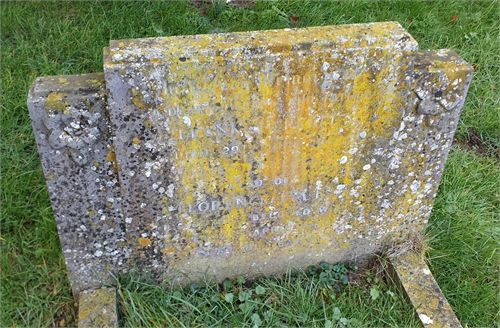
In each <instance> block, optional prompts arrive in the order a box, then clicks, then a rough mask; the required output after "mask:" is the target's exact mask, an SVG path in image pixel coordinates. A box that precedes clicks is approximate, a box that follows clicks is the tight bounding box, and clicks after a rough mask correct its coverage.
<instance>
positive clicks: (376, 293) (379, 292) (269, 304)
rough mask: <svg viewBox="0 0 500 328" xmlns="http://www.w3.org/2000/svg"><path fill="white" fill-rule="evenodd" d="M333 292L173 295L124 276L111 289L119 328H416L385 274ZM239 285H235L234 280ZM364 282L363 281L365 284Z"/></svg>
mask: <svg viewBox="0 0 500 328" xmlns="http://www.w3.org/2000/svg"><path fill="white" fill-rule="evenodd" d="M351 274H352V275H354V276H358V277H357V278H356V280H357V281H359V282H360V284H361V285H358V284H350V285H348V286H342V287H341V289H340V291H339V292H336V291H335V289H333V288H331V287H328V285H325V284H324V283H322V282H321V281H320V279H319V278H318V275H317V274H316V275H314V274H305V273H303V272H295V273H292V272H291V271H289V272H288V273H287V274H286V275H284V276H283V277H279V278H277V277H266V278H260V279H258V280H257V281H254V282H250V283H248V282H245V281H244V280H242V279H241V278H239V279H236V280H235V281H229V280H226V281H225V283H224V284H222V285H213V284H206V283H203V282H202V283H200V284H196V285H190V286H187V287H186V288H184V289H182V290H179V289H174V288H173V287H172V285H170V284H168V283H166V284H163V285H161V286H160V285H158V284H157V283H154V282H148V280H147V279H145V278H144V277H141V276H140V275H139V276H138V275H135V274H129V275H126V276H124V277H123V278H122V279H120V282H119V283H118V284H117V287H118V299H119V303H120V309H121V317H122V321H121V322H120V326H124V327H158V326H163V327H167V326H168V327H172V326H174V325H175V326H180V327H183V326H186V327H196V326H204V327H206V326H208V327H213V326H215V327H218V326H224V327H227V326H229V327H234V326H238V327H255V326H261V327H262V326H264V327H302V326H308V327H310V326H314V327H316V326H317V327H381V326H391V327H397V326H399V327H420V326H421V323H420V321H419V320H418V319H417V318H416V316H415V315H414V310H413V308H412V305H411V304H410V303H409V302H408V301H407V300H406V299H404V297H402V296H401V293H400V291H399V290H397V289H396V287H395V284H394V283H393V282H392V281H390V280H387V278H388V275H386V274H384V273H383V272H380V273H379V274H377V272H375V271H370V270H367V271H366V272H363V273H362V274H360V275H358V274H356V271H353V272H351ZM238 280H239V281H238ZM368 281H369V282H368Z"/></svg>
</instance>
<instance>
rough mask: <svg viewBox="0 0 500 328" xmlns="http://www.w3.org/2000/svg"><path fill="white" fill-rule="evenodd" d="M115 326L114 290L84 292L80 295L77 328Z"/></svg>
mask: <svg viewBox="0 0 500 328" xmlns="http://www.w3.org/2000/svg"><path fill="white" fill-rule="evenodd" d="M117 326H118V311H117V308H116V289H115V288H100V289H96V290H85V291H83V292H82V293H81V294H80V303H79V306H78V328H114V327H117Z"/></svg>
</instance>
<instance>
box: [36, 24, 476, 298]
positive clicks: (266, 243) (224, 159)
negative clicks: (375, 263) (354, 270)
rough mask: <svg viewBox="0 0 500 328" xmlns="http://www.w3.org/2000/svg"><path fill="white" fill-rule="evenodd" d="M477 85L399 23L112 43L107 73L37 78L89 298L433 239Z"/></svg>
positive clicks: (51, 179)
mask: <svg viewBox="0 0 500 328" xmlns="http://www.w3.org/2000/svg"><path fill="white" fill-rule="evenodd" d="M471 75H472V69H471V68H470V66H469V65H468V64H467V63H466V62H464V61H463V60H462V59H461V58H460V57H459V56H458V55H457V54H456V53H455V52H453V51H451V50H437V51H419V50H418V44H417V42H416V41H415V40H414V39H413V38H412V37H411V35H409V34H408V33H407V32H406V31H405V30H404V29H403V28H402V27H401V26H400V25H399V24H398V23H395V22H382V23H371V24H357V25H356V24H355V25H344V26H326V27H312V28H305V29H285V30H274V31H256V32H242V33H228V34H216V35H195V36H176V37H166V38H151V39H132V40H120V41H111V42H110V46H109V47H108V48H105V49H104V74H102V73H96V74H88V75H74V76H58V77H43V78H38V79H37V80H36V81H35V82H34V83H33V85H32V86H31V89H30V94H29V98H28V107H29V110H30V115H31V118H32V122H33V129H34V131H35V136H36V140H37V144H38V149H39V152H40V157H41V160H42V164H43V169H44V173H45V177H46V180H47V185H48V188H49V194H50V198H51V202H52V207H53V210H54V215H55V218H56V222H57V227H58V231H59V236H60V240H61V244H62V248H63V252H64V256H65V260H66V265H67V268H68V273H69V277H70V281H71V286H72V288H73V291H74V293H75V296H76V295H78V293H79V292H80V291H82V290H86V289H89V288H95V287H100V286H101V285H102V283H103V282H108V283H112V282H113V279H112V276H111V274H116V273H119V272H126V271H129V270H132V269H141V270H146V271H149V272H151V273H152V274H153V275H155V276H156V277H157V278H158V279H162V278H169V279H172V280H174V281H179V282H180V283H184V282H185V281H187V279H195V278H197V277H199V276H201V275H205V274H206V275H207V276H208V277H209V278H214V279H216V280H219V281H221V280H223V279H224V278H226V277H234V276H237V275H242V276H244V277H247V278H253V277H256V276H258V275H261V274H277V273H282V272H284V271H285V270H286V269H287V268H288V267H289V266H292V267H304V266H307V265H310V264H314V263H317V262H319V261H321V260H326V261H329V262H336V261H340V260H352V259H363V258H366V257H367V256H369V255H370V254H373V253H375V252H378V251H381V250H382V249H384V247H387V246H388V245H394V244H399V243H402V242H404V241H405V240H407V239H408V238H410V237H411V236H418V235H420V234H421V232H422V231H423V229H424V226H425V224H426V222H427V219H428V217H429V214H430V212H431V209H432V204H433V201H434V197H435V194H436V190H437V187H438V184H439V180H440V177H441V174H442V171H443V167H444V163H445V161H446V157H447V154H448V151H449V148H450V146H451V143H452V138H453V134H454V131H455V128H456V125H457V122H458V117H459V113H460V110H461V108H462V106H463V102H464V99H465V95H466V93H467V89H468V85H469V83H470V79H471ZM186 276H187V278H186Z"/></svg>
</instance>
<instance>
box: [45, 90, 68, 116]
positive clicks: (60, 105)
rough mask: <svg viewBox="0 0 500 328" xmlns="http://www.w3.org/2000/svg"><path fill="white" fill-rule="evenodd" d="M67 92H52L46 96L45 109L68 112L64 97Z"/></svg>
mask: <svg viewBox="0 0 500 328" xmlns="http://www.w3.org/2000/svg"><path fill="white" fill-rule="evenodd" d="M66 96H67V94H66V93H64V92H50V93H49V94H48V95H47V97H46V98H45V103H44V109H45V110H57V111H60V112H64V113H66V111H67V110H66V105H67V103H66V101H64V97H66Z"/></svg>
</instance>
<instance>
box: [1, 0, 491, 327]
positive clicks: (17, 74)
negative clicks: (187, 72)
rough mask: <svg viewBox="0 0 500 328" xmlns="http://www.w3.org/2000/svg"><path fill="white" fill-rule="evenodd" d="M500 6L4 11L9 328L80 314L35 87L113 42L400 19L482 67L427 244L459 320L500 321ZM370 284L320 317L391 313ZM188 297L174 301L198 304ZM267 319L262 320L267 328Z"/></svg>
mask: <svg viewBox="0 0 500 328" xmlns="http://www.w3.org/2000/svg"><path fill="white" fill-rule="evenodd" d="M499 6H500V5H499V3H498V1H384V2H364V1H340V2H339V1H302V0H297V1H256V2H255V4H254V5H253V6H250V7H245V8H243V7H241V8H232V7H230V6H225V5H224V6H223V7H221V8H218V9H217V10H207V11H205V12H203V10H202V9H197V8H195V7H193V6H190V5H189V4H187V3H186V2H182V1H163V2H142V1H140V2H107V1H104V2H92V3H89V2H45V1H44V2H3V3H2V4H1V37H0V42H1V47H0V48H1V57H2V65H1V76H2V79H1V89H2V95H1V99H2V101H1V105H0V106H1V107H0V108H1V113H0V120H1V121H0V124H1V129H2V138H1V139H0V160H1V169H2V171H1V185H0V188H1V194H0V197H1V209H0V211H1V212H0V220H1V228H2V237H1V238H0V243H1V258H0V263H1V266H2V272H1V293H2V294H1V299H2V311H1V313H0V326H35V327H43V326H71V325H75V324H76V322H75V318H76V316H75V304H74V301H73V298H72V295H71V292H70V287H69V283H68V280H67V278H66V276H65V266H64V261H63V257H62V251H61V248H60V244H59V241H58V236H57V232H56V226H55V223H54V218H53V215H52V211H51V208H50V202H49V198H48V194H47V191H46V185H45V179H44V177H43V175H42V171H41V166H40V160H39V158H38V153H37V149H36V145H35V142H34V138H33V135H32V132H31V125H30V121H29V116H28V111H27V108H26V96H27V94H28V87H29V85H30V83H31V82H32V81H33V80H34V79H35V77H37V76H44V75H58V74H83V73H91V72H97V71H100V70H101V69H102V48H103V47H104V46H106V45H108V43H109V40H110V39H123V38H143V37H154V36H167V35H182V34H197V33H208V32H217V31H224V32H232V31H243V30H260V29H273V28H285V27H306V26H317V25H332V24H346V23H361V22H373V21H384V20H392V21H398V22H400V23H401V24H402V25H403V27H404V28H405V29H406V30H408V31H409V33H410V34H411V35H412V36H413V37H414V38H415V39H416V40H417V41H418V42H419V44H420V48H421V49H441V48H451V49H454V50H456V51H457V52H458V53H459V54H460V55H461V56H462V57H463V58H464V59H465V60H466V61H467V62H469V63H470V64H472V65H473V67H474V68H475V73H474V77H473V81H472V83H471V87H470V89H469V94H468V96H467V100H466V104H465V107H464V109H463V113H462V116H461V118H460V122H459V127H458V132H457V138H458V141H459V142H458V143H457V147H456V148H454V149H453V150H452V152H451V153H450V156H449V161H448V163H447V164H446V168H445V172H444V177H443V180H442V184H441V188H440V190H439V192H438V196H437V199H436V203H435V207H434V211H433V214H432V217H431V219H430V222H429V227H428V230H427V235H429V236H434V239H433V240H432V241H431V242H430V243H429V244H430V246H431V247H432V248H433V249H434V250H433V251H431V252H429V258H430V261H431V263H430V266H431V269H432V271H433V274H434V275H435V276H436V279H437V281H438V282H439V284H440V286H441V288H442V289H443V292H444V293H445V295H446V297H447V298H448V300H449V301H450V304H451V305H452V307H453V309H454V310H455V311H456V313H457V316H458V318H459V319H460V320H461V323H462V324H463V325H464V326H466V325H468V326H478V327H480V326H487V327H489V326H495V325H497V324H498V313H499V308H498V293H499V289H500V287H499V285H498V276H499V272H498V268H499V266H500V261H499V258H498V253H499V247H498V244H499V242H500V236H499V232H498V226H499V223H500V222H499V216H498V213H499V206H500V205H499V202H500V195H499V192H498V190H499V189H500V187H499V185H498V181H500V169H499V168H498V161H497V160H495V159H494V158H491V157H488V155H490V154H496V153H498V149H499V146H500V140H499V139H498V135H499V126H500V119H499V116H498V108H499V106H500V98H499V97H498V94H497V93H498V91H497V90H499V85H500V78H499V75H500V72H499V70H500V66H499V65H498V61H499V56H500V43H499V42H498V34H499V26H500V23H499V20H498V12H499ZM470 128H474V135H475V136H477V137H478V138H479V139H480V141H481V144H484V145H485V147H486V148H485V151H482V152H481V153H482V155H481V156H479V155H478V154H476V153H475V152H474V145H472V146H471V147H469V148H472V149H471V151H466V150H461V149H458V147H462V145H464V144H465V145H467V140H468V139H470V136H469V138H468V135H469V134H470V133H469V131H470ZM476 143H477V142H476ZM304 279H305V278H304ZM268 284H269V285H272V287H273V288H275V289H276V290H277V291H279V292H282V293H284V295H286V296H287V297H288V298H292V302H298V300H300V299H301V298H302V299H303V298H304V297H305V296H304V295H307V294H306V292H307V290H303V289H298V290H295V289H293V288H292V287H286V288H285V287H278V286H275V285H276V284H274V283H273V281H272V280H269V282H268ZM273 284H274V285H273ZM129 285H130V286H131V288H132V287H133V288H132V290H140V291H141V293H142V294H143V296H148V297H149V296H151V295H155V293H158V288H160V287H158V286H154V285H152V284H145V283H140V282H138V281H137V279H136V280H133V279H132V280H130V283H129ZM122 286H123V284H122ZM127 286H128V285H127ZM368 286H371V287H369V288H368V289H367V288H364V289H362V288H355V287H352V288H351V287H349V288H348V289H346V293H347V294H348V295H351V296H352V298H349V300H351V301H349V302H352V306H351V307H348V308H342V307H340V306H338V305H337V306H336V305H332V307H328V306H330V305H329V304H328V303H326V302H325V307H326V308H328V309H329V311H330V312H328V314H327V315H324V316H323V317H322V318H323V319H322V320H324V321H322V322H324V324H325V326H326V325H327V322H326V320H330V321H331V322H332V324H333V322H334V320H333V318H335V317H337V316H338V313H337V312H335V311H334V309H335V307H338V308H339V310H340V316H341V318H342V317H343V318H346V319H351V318H357V317H355V316H354V315H353V314H352V313H358V314H357V315H359V316H368V315H370V311H371V312H377V313H378V312H379V311H381V310H380V309H381V308H382V305H383V304H378V303H376V302H374V301H372V298H374V297H376V295H377V292H376V291H375V287H373V284H372V285H368ZM262 287H263V288H265V289H266V292H268V290H269V291H270V290H271V287H270V286H268V285H263V286H262ZM256 288H257V287H255V290H254V292H253V296H255V295H256V294H257V290H256ZM372 289H373V290H374V291H373V292H372V293H370V292H371V291H372ZM379 290H380V289H379ZM278 295H279V294H278ZM382 295H388V294H387V293H385V294H384V293H382ZM389 295H390V294H389ZM236 296H239V294H238V295H235V296H234V297H236ZM151 297H152V296H151ZM294 297H295V298H294ZM342 297H343V296H342V293H341V294H340V296H339V297H338V298H337V300H336V301H338V302H344V301H345V302H347V299H346V298H342ZM132 300H134V302H137V301H138V300H139V299H138V298H135V299H132ZM190 300H191V299H190V298H188V299H186V300H184V302H183V301H177V303H175V304H179V306H181V305H182V306H184V307H186V308H189V307H190V304H191V303H190V302H191V301H190ZM381 300H384V302H386V303H387V304H388V308H390V307H391V304H392V302H393V301H392V297H378V298H377V299H376V301H379V302H381ZM193 302H194V301H193ZM318 302H319V301H318ZM365 303H368V304H372V307H368V308H364V310H361V311H360V310H359V309H360V308H361V309H363V308H362V307H360V308H358V306H361V305H362V304H365ZM134 304H135V303H134ZM221 304H225V306H228V304H229V303H227V302H226V303H221ZM306 305H308V303H305V305H303V308H304V309H306ZM142 306H144V310H141V311H136V312H135V314H136V315H138V316H140V317H142V318H144V320H146V321H148V322H152V323H154V322H155V321H154V320H155V319H154V318H156V317H157V316H158V315H159V314H158V313H153V312H152V308H150V307H149V306H148V304H147V303H146V304H143V305H142ZM277 306H278V305H277ZM277 309H279V306H278V307H277ZM293 309H295V308H293ZM159 311H162V310H161V309H160V310H159ZM304 311H305V310H304ZM304 311H302V312H300V311H298V310H291V311H288V312H287V313H288V315H289V316H290V317H293V318H295V317H297V319H296V320H299V318H300V317H301V315H299V313H307V312H304ZM264 312H265V311H264ZM264 312H262V313H259V318H260V320H262V321H263V322H265V321H264V320H265V317H264ZM159 313H162V312H159ZM380 313H382V312H380ZM334 315H335V316H334ZM148 316H149V318H148ZM174 316H175V315H174ZM250 317H251V316H250ZM171 320H175V319H171ZM339 320H340V319H339ZM359 320H361V319H359ZM146 321H145V322H146ZM172 322H175V321H172ZM245 322H247V321H245ZM248 322H252V321H251V318H250V319H249V321H248ZM362 322H367V321H362ZM380 322H381V323H380V324H379V326H388V325H391V324H392V323H391V322H393V321H389V320H386V321H380ZM399 322H400V323H399V325H404V323H401V321H399ZM403 322H404V321H403ZM234 325H241V324H239V323H234ZM248 325H251V323H249V324H248ZM394 325H396V324H394Z"/></svg>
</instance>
